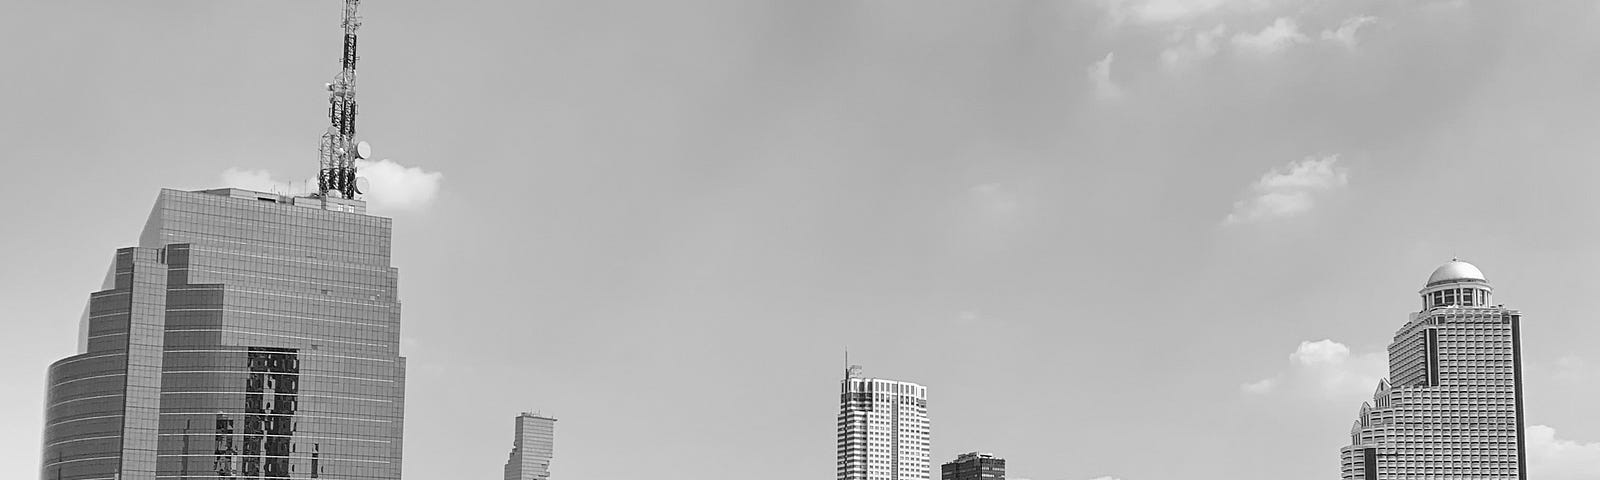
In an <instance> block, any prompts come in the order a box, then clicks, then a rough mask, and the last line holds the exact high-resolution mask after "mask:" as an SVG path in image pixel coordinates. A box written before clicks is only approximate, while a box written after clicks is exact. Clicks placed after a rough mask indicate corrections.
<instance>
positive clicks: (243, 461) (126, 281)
mask: <svg viewBox="0 0 1600 480" xmlns="http://www.w3.org/2000/svg"><path fill="white" fill-rule="evenodd" d="M389 240H390V220H389V219H387V218H382V217H375V216H371V215H367V214H365V203H364V202H362V201H360V200H350V199H339V198H331V197H323V196H313V197H288V196H283V195H277V194H269V193H260V192H251V191H245V190H237V189H217V190H205V191H196V192H183V191H176V190H162V191H161V193H160V195H159V196H158V197H157V199H156V203H155V208H154V209H153V210H152V211H151V213H150V217H149V220H148V221H147V222H146V223H145V227H144V232H143V233H142V234H141V235H140V237H139V246H137V247H127V248H122V249H119V250H117V252H116V256H115V257H114V258H113V260H112V262H111V269H110V271H109V272H108V273H107V275H106V278H105V283H104V286H103V287H102V288H103V290H101V291H98V292H95V293H92V294H90V295H89V305H88V309H87V312H86V314H85V318H84V319H83V322H82V324H81V326H80V328H81V332H80V334H79V335H80V342H79V353H78V354H77V355H74V356H71V357H68V358H65V359H63V360H61V361H58V362H56V363H54V364H52V365H51V366H50V370H49V375H48V382H49V385H48V393H47V394H46V397H47V400H46V406H45V427H44V428H45V431H44V455H43V459H42V468H41V470H42V471H41V475H40V478H41V479H45V480H89V479H95V480H101V479H117V480H154V479H167V478H171V479H247V478H328V479H341V480H344V479H349V480H398V479H399V478H400V452H401V435H402V428H401V427H402V419H403V414H404V411H405V406H404V405H405V403H404V392H405V358H403V357H401V356H400V352H399V346H400V302H399V300H398V299H397V298H396V280H397V277H398V272H397V270H396V269H395V268H394V267H392V266H390V264H389Z"/></svg>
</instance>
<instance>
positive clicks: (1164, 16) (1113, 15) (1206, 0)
mask: <svg viewBox="0 0 1600 480" xmlns="http://www.w3.org/2000/svg"><path fill="white" fill-rule="evenodd" d="M1098 3H1099V4H1100V6H1101V7H1102V8H1104V9H1105V10H1106V13H1107V14H1108V15H1109V16H1110V20H1111V24H1112V25H1121V24H1124V23H1132V24H1146V25H1148V24H1169V23H1174V22H1182V21H1186V20H1192V19H1195V18H1197V17H1202V16H1206V15H1211V14H1216V13H1223V12H1241V13H1245V12H1253V11H1257V10H1261V9H1263V8H1266V7H1269V6H1271V4H1272V3H1273V0H1099V2H1098Z"/></svg>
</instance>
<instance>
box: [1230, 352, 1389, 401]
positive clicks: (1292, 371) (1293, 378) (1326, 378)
mask: <svg viewBox="0 0 1600 480" xmlns="http://www.w3.org/2000/svg"><path fill="white" fill-rule="evenodd" d="M1387 370H1388V356H1387V355H1386V354H1384V353H1383V352H1371V353H1365V354H1360V355H1352V354H1351V353H1350V347H1347V346H1345V345H1344V344H1342V343H1339V342H1335V341H1333V340H1318V341H1314V342H1313V341H1303V342H1300V346H1299V347H1298V348H1295V351H1294V353H1291V354H1289V368H1288V370H1287V371H1285V372H1283V373H1281V374H1279V375H1277V376H1275V377H1270V378H1265V379H1261V380H1257V381H1254V382H1250V383H1245V384H1243V385H1240V386H1239V390H1240V391H1241V392H1243V393H1245V394H1249V395H1268V394H1273V393H1277V392H1284V393H1292V394H1301V395H1306V396H1311V397H1316V398H1331V399H1343V398H1351V397H1356V398H1359V397H1360V396H1361V395H1363V394H1370V393H1372V389H1373V388H1374V387H1376V386H1377V385H1378V380H1379V379H1381V378H1383V374H1384V372H1385V371H1387Z"/></svg>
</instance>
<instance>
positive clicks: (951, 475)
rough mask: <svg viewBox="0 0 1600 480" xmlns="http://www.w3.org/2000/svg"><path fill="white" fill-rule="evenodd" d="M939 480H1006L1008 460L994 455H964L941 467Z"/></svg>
mask: <svg viewBox="0 0 1600 480" xmlns="http://www.w3.org/2000/svg"><path fill="white" fill-rule="evenodd" d="M939 480H1006V459H1004V458H1000V457H996V456H994V454H992V453H978V452H972V453H963V454H961V455H958V456H956V459H955V460H954V461H951V462H949V463H945V464H944V465H942V466H940V467H939Z"/></svg>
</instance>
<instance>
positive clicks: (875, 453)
mask: <svg viewBox="0 0 1600 480" xmlns="http://www.w3.org/2000/svg"><path fill="white" fill-rule="evenodd" d="M839 387H840V388H839V390H840V392H839V423H838V428H839V430H838V432H839V438H838V467H837V468H838V480H928V479H929V478H930V475H931V473H932V469H931V464H930V462H929V458H930V457H929V440H930V439H929V430H928V428H929V426H928V389H927V388H925V387H923V386H922V385H918V384H915V383H911V382H902V381H897V380H888V379H882V378H863V377H862V376H861V367H860V366H857V365H852V366H850V367H849V368H848V369H847V370H846V371H845V378H844V380H842V381H840V382H839Z"/></svg>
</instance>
